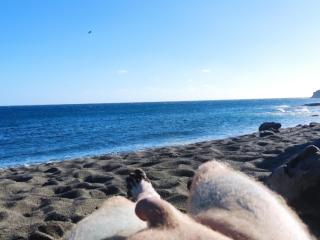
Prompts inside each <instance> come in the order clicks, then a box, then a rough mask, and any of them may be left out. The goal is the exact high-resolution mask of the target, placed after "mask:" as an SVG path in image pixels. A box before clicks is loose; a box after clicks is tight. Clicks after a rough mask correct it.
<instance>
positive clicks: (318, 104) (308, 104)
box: [303, 103, 320, 107]
mask: <svg viewBox="0 0 320 240" xmlns="http://www.w3.org/2000/svg"><path fill="white" fill-rule="evenodd" d="M303 106H307V107H318V106H320V103H307V104H304V105H303Z"/></svg>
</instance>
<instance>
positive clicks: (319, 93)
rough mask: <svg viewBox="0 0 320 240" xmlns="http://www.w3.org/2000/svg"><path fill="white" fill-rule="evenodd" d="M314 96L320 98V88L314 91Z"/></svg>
mask: <svg viewBox="0 0 320 240" xmlns="http://www.w3.org/2000/svg"><path fill="white" fill-rule="evenodd" d="M312 98H320V90H318V91H316V92H314V93H313V95H312Z"/></svg>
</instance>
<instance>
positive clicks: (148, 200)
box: [127, 170, 229, 240]
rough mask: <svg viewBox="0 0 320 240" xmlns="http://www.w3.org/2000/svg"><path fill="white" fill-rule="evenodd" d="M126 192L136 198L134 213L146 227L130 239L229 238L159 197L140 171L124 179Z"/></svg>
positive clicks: (187, 239) (186, 239) (222, 239)
mask: <svg viewBox="0 0 320 240" xmlns="http://www.w3.org/2000/svg"><path fill="white" fill-rule="evenodd" d="M127 186H128V195H129V196H130V197H132V198H133V199H136V200H137V203H136V209H135V211H136V214H137V216H138V217H139V218H140V219H142V220H144V221H147V222H148V226H149V229H147V230H144V231H141V232H138V233H136V234H134V235H133V236H131V237H130V238H129V239H130V240H146V239H152V240H158V239H159V240H162V239H166V240H167V239H176V240H180V239H181V240H182V239H184V240H193V239H199V240H202V239H203V240H204V239H206V240H207V239H216V240H227V239H229V238H227V237H225V236H223V235H221V234H220V233H217V232H214V231H212V230H211V229H209V228H208V227H206V226H203V225H201V224H199V223H197V222H195V221H194V220H193V219H191V218H190V217H188V216H187V215H185V214H183V213H181V212H179V211H178V210H177V209H176V208H175V207H173V206H172V205H171V204H170V203H168V202H167V201H165V200H163V199H161V198H160V195H159V194H158V193H157V192H156V191H155V189H154V188H153V187H152V185H151V183H150V181H149V180H148V179H147V177H146V175H145V173H144V172H143V171H142V170H136V171H135V172H134V173H132V174H130V176H129V177H128V178H127Z"/></svg>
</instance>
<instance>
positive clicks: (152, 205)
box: [135, 197, 178, 227]
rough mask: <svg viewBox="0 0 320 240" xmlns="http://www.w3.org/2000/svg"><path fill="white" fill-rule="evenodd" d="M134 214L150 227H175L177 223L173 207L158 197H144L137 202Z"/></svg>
mask: <svg viewBox="0 0 320 240" xmlns="http://www.w3.org/2000/svg"><path fill="white" fill-rule="evenodd" d="M135 212H136V215H137V216H138V217H139V218H140V219H141V220H143V221H146V222H148V224H149V226H150V227H159V226H166V227H175V226H176V225H177V223H178V221H177V219H176V216H175V211H174V209H173V207H172V206H171V205H170V204H169V203H168V202H166V201H164V200H162V199H159V198H153V197H150V198H144V199H142V200H140V201H138V202H137V204H136V208H135Z"/></svg>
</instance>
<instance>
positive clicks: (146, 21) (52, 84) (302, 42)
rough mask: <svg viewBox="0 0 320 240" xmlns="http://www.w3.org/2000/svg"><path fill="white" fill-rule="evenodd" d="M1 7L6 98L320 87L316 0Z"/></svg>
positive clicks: (235, 93) (287, 91) (47, 2)
mask: <svg viewBox="0 0 320 240" xmlns="http://www.w3.org/2000/svg"><path fill="white" fill-rule="evenodd" d="M0 11H1V14H0V29H1V35H0V53H1V54H0V83H1V85H0V105H25V104H55V103H57V104H61V103H95V102H136V101H167V100H170V101H172V100H173V101H176V100H209V99H237V98H274V97H308V96H310V95H311V94H312V92H313V91H314V90H316V89H320V44H319V42H320V27H319V26H320V14H319V12H320V1H319V0H300V1H298V0H234V1H232V0H228V1H214V0H158V1H156V0H154V1H153V0H152V1H151V0H101V1H99V0H87V1H84V0H67V1H66V0H0ZM90 30H91V31H92V33H91V34H88V31H90Z"/></svg>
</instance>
